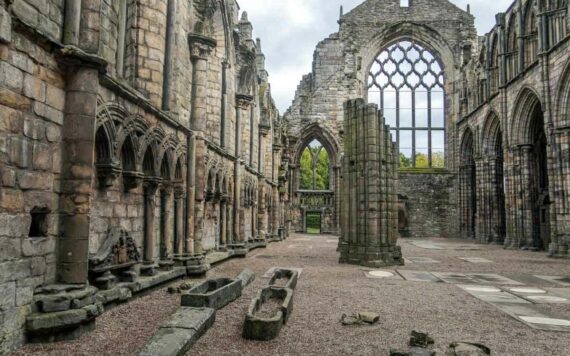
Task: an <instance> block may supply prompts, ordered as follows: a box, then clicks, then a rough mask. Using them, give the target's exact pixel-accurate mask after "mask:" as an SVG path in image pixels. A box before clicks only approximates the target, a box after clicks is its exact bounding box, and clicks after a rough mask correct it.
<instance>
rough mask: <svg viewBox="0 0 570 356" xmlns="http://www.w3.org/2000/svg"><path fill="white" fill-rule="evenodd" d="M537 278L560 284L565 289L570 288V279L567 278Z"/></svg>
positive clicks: (538, 276)
mask: <svg viewBox="0 0 570 356" xmlns="http://www.w3.org/2000/svg"><path fill="white" fill-rule="evenodd" d="M535 277H537V278H540V279H542V280H545V281H548V282H551V283H554V284H558V285H561V286H565V287H570V277H565V276H540V275H535Z"/></svg>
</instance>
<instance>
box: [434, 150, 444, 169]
mask: <svg viewBox="0 0 570 356" xmlns="http://www.w3.org/2000/svg"><path fill="white" fill-rule="evenodd" d="M431 165H432V167H433V168H445V154H444V153H443V152H432V154H431Z"/></svg>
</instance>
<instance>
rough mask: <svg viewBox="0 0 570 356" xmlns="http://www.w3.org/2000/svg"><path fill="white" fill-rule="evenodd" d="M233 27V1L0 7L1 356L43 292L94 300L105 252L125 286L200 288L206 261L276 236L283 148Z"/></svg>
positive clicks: (272, 111) (238, 26)
mask: <svg viewBox="0 0 570 356" xmlns="http://www.w3.org/2000/svg"><path fill="white" fill-rule="evenodd" d="M239 15H240V13H239V7H238V5H237V3H236V2H235V1H233V0H229V1H224V2H219V1H213V0H195V1H174V0H142V1H135V0H117V1H115V0H112V1H111V0H90V1H64V0H46V1H38V0H12V1H6V0H0V354H4V353H7V352H9V350H11V349H12V348H14V347H17V346H19V345H21V344H22V343H23V342H25V340H26V336H27V335H29V334H27V333H26V330H25V326H26V319H27V318H29V317H31V316H30V315H31V314H32V313H40V312H42V311H40V310H39V309H38V308H36V307H35V306H34V305H33V298H34V295H36V297H37V296H38V295H39V294H41V291H42V289H41V288H40V287H43V288H47V289H46V290H49V288H50V285H52V284H55V283H58V284H62V285H71V286H67V287H65V288H63V287H62V288H59V289H58V288H56V289H57V290H60V289H61V290H63V293H65V291H66V290H73V289H74V288H81V287H77V286H78V285H86V284H88V283H89V284H91V285H95V283H94V282H97V281H96V277H94V276H95V275H96V273H95V272H94V271H92V270H90V264H89V259H90V258H91V257H93V256H95V255H96V254H97V253H98V252H100V251H101V249H102V247H104V246H105V243H106V242H108V241H111V240H112V239H113V238H114V237H116V236H119V235H120V236H122V237H128V239H129V240H128V241H132V242H133V245H134V246H130V247H129V248H130V249H131V251H133V250H136V251H138V253H135V254H133V255H135V256H139V257H138V258H139V259H138V260H137V261H134V262H136V266H135V268H133V271H131V272H132V273H130V274H129V276H130V277H129V278H134V279H136V278H139V277H140V274H144V275H152V274H154V273H163V272H164V273H167V274H168V269H169V268H172V266H173V264H174V259H176V261H177V263H178V264H180V265H184V264H186V263H187V262H188V261H189V260H191V261H192V263H194V264H193V265H191V266H190V267H188V268H189V273H203V272H205V271H206V270H207V265H206V264H205V263H204V262H203V261H204V256H203V254H204V253H208V252H210V251H213V250H217V249H221V250H232V249H234V248H235V249H237V250H239V251H240V253H247V251H248V250H249V249H250V248H251V246H262V245H265V244H266V243H267V241H268V240H275V238H276V236H278V235H279V231H280V230H281V231H284V230H285V221H284V220H285V219H284V218H283V217H284V216H285V214H284V213H283V212H282V211H281V210H280V209H282V208H283V207H284V206H285V203H284V200H285V198H286V192H287V189H286V187H285V185H286V183H287V177H282V176H280V174H279V173H280V170H279V169H280V165H281V162H282V161H281V155H282V152H283V147H284V145H285V143H286V140H284V139H283V128H282V126H281V125H282V122H281V120H280V117H279V112H278V111H277V109H276V106H275V103H274V102H273V99H272V97H271V86H270V84H269V74H268V73H267V71H266V69H265V61H264V56H263V53H262V50H261V42H260V41H259V40H258V41H256V40H255V39H254V38H252V30H251V28H252V24H251V23H250V22H249V20H248V18H247V15H245V16H243V17H241V18H240V16H239ZM238 104H239V105H238ZM246 125H247V128H248V129H249V131H248V132H247V134H243V132H244V129H245V128H246ZM246 147H247V148H248V149H249V151H246V150H245V148H246ZM245 152H247V157H246V155H245V154H244V153H245ZM250 152H251V154H250ZM262 162H263V163H264V164H261V163H262ZM210 177H213V178H212V179H210ZM278 189H281V193H282V195H280V191H279V190H278ZM246 193H247V194H246ZM266 196H267V197H271V198H274V199H267V198H266ZM262 198H263V199H264V200H262ZM267 200H269V201H271V204H267V203H265V202H266V201H267ZM275 200H276V201H275ZM262 201H263V204H262ZM117 231H120V234H118V233H117ZM254 244H255V245H254ZM107 245H108V244H107ZM111 257H112V256H111ZM111 260H112V259H111ZM158 270H161V271H158ZM169 276H170V277H168V276H167V277H168V278H172V276H174V275H173V274H172V273H171V274H170V275H169ZM107 277H108V276H107ZM161 278H162V277H161ZM109 281H110V279H108V280H106V282H109ZM109 284H110V285H111V283H109ZM98 287H101V286H99V285H98ZM89 288H90V290H89V292H90V293H92V292H93V291H92V289H91V287H89ZM101 288H102V287H101ZM96 309H97V310H100V308H99V307H97V308H96ZM46 314H49V312H47V311H46ZM32 315H34V314H32ZM48 317H49V316H48ZM64 322H67V320H66V321H64ZM82 322H83V321H82ZM28 331H29V330H28Z"/></svg>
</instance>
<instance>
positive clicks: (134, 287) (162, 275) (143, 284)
mask: <svg viewBox="0 0 570 356" xmlns="http://www.w3.org/2000/svg"><path fill="white" fill-rule="evenodd" d="M185 275H186V268H185V267H174V268H173V269H172V270H171V271H164V272H159V273H157V274H156V275H154V276H149V277H139V278H138V279H137V281H136V282H132V283H121V284H119V286H121V287H126V288H129V289H130V290H131V292H132V293H140V292H142V291H145V290H147V289H150V288H153V287H156V286H158V285H161V284H164V283H166V282H168V281H170V280H173V279H176V278H180V277H182V276H185Z"/></svg>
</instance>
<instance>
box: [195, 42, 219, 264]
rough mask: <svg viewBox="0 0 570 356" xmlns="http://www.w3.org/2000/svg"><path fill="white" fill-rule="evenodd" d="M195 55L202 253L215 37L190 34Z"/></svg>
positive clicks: (197, 247) (197, 200)
mask: <svg viewBox="0 0 570 356" xmlns="http://www.w3.org/2000/svg"><path fill="white" fill-rule="evenodd" d="M189 43H190V52H191V56H192V101H191V102H192V110H191V117H190V126H191V129H192V130H193V131H194V133H195V136H194V140H195V142H194V145H193V148H194V150H193V154H194V158H193V160H192V162H191V163H192V165H193V166H192V167H189V169H191V170H192V172H193V180H194V183H195V185H194V192H193V194H194V200H195V202H194V218H195V220H194V254H197V255H200V254H202V253H203V252H204V251H203V248H202V234H203V224H204V187H205V181H206V177H205V174H206V172H205V161H204V159H205V156H206V143H205V141H204V131H205V130H206V119H205V118H206V116H207V114H208V113H207V106H208V56H209V55H210V53H211V51H212V50H213V49H214V48H215V47H216V45H217V43H216V41H215V40H214V39H211V38H208V37H204V36H200V35H196V34H191V35H190V36H189Z"/></svg>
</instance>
